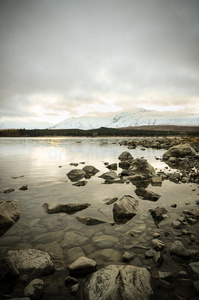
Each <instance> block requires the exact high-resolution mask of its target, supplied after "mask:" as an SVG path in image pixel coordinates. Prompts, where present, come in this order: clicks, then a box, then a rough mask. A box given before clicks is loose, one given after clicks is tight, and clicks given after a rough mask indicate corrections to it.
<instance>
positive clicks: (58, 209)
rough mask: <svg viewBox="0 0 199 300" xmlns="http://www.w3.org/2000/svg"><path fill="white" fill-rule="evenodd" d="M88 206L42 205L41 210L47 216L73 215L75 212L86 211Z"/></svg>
mask: <svg viewBox="0 0 199 300" xmlns="http://www.w3.org/2000/svg"><path fill="white" fill-rule="evenodd" d="M89 206H90V203H66V204H65V203H62V204H57V203H44V204H43V208H44V210H45V212H46V213H48V214H55V213H67V214H73V213H75V212H77V211H80V210H83V209H86V208H87V207H89Z"/></svg>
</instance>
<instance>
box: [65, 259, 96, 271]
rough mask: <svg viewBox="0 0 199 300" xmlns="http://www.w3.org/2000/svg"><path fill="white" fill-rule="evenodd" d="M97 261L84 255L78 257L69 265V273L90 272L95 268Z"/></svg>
mask: <svg viewBox="0 0 199 300" xmlns="http://www.w3.org/2000/svg"><path fill="white" fill-rule="evenodd" d="M96 266H97V263H96V262H95V261H94V260H93V259H90V258H87V257H85V256H82V257H79V258H78V259H77V260H76V261H74V262H73V263H72V264H71V265H70V266H69V267H68V270H69V273H70V274H71V275H82V274H88V273H92V272H94V271H95V270H96Z"/></svg>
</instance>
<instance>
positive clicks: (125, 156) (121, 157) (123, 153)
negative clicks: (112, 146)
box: [118, 151, 133, 161]
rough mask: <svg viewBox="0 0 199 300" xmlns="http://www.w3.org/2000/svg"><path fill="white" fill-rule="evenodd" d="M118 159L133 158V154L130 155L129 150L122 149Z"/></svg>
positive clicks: (126, 159)
mask: <svg viewBox="0 0 199 300" xmlns="http://www.w3.org/2000/svg"><path fill="white" fill-rule="evenodd" d="M118 159H119V160H121V161H128V160H133V156H132V155H131V153H130V152H128V151H124V152H122V153H121V154H120V156H119V157H118Z"/></svg>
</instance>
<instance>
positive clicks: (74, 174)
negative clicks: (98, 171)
mask: <svg viewBox="0 0 199 300" xmlns="http://www.w3.org/2000/svg"><path fill="white" fill-rule="evenodd" d="M66 175H67V176H68V178H69V179H70V180H71V181H78V180H80V179H82V178H83V177H84V176H85V175H86V172H85V171H84V170H81V169H73V170H71V171H70V172H69V173H67V174H66Z"/></svg>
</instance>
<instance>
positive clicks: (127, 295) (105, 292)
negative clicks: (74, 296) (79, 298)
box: [84, 265, 153, 300]
mask: <svg viewBox="0 0 199 300" xmlns="http://www.w3.org/2000/svg"><path fill="white" fill-rule="evenodd" d="M84 295H85V299H86V300H94V299H97V300H108V299H111V300H124V299H125V300H147V299H149V298H150V297H151V296H152V295H153V291H152V288H151V284H150V274H149V272H148V271H147V269H145V268H138V267H134V266H130V265H127V266H122V265H121V266H120V265H110V266H108V267H106V268H103V269H100V270H99V271H97V272H95V273H94V274H93V275H92V276H91V278H89V279H88V280H87V282H86V284H85V288H84Z"/></svg>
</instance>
